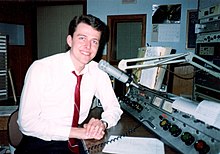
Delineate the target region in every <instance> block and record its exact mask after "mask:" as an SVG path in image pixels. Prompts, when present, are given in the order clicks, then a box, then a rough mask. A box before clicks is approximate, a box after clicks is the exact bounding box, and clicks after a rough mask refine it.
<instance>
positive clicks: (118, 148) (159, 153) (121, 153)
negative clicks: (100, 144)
mask: <svg viewBox="0 0 220 154" xmlns="http://www.w3.org/2000/svg"><path fill="white" fill-rule="evenodd" d="M117 137H118V136H113V135H112V136H110V138H109V141H111V140H112V139H114V138H117ZM103 152H106V153H114V154H135V153H141V154H164V153H165V152H164V144H163V142H161V141H160V140H158V139H156V138H146V137H122V138H120V139H118V140H115V141H112V142H111V143H108V144H107V145H105V147H104V149H103Z"/></svg>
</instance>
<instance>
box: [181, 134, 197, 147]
mask: <svg viewBox="0 0 220 154" xmlns="http://www.w3.org/2000/svg"><path fill="white" fill-rule="evenodd" d="M181 140H182V141H183V142H184V143H185V144H186V145H191V144H192V143H193V142H194V141H195V138H194V137H193V135H192V134H190V133H189V132H184V133H183V134H182V135H181Z"/></svg>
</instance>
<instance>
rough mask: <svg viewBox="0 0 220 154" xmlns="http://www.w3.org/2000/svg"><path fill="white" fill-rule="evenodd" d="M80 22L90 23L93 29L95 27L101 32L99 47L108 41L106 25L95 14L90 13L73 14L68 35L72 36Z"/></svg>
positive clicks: (102, 46)
mask: <svg viewBox="0 0 220 154" xmlns="http://www.w3.org/2000/svg"><path fill="white" fill-rule="evenodd" d="M80 23H85V24H87V25H90V26H92V27H93V28H94V29H96V30H97V31H99V32H101V38H100V45H99V48H101V49H102V50H103V49H104V46H105V44H106V43H107V42H108V39H109V29H108V26H107V25H106V24H105V23H104V22H103V21H101V20H100V19H99V18H97V17H95V16H93V15H91V14H89V15H81V16H75V17H74V18H73V19H72V20H71V21H70V24H69V31H68V35H71V36H73V34H74V32H75V31H76V27H77V26H78V24H80ZM99 50H100V49H99Z"/></svg>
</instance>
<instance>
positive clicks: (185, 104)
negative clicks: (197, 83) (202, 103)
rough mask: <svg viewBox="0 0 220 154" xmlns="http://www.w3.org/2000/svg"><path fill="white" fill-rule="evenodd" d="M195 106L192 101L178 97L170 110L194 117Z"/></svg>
mask: <svg viewBox="0 0 220 154" xmlns="http://www.w3.org/2000/svg"><path fill="white" fill-rule="evenodd" d="M197 105H198V104H196V103H195V102H193V101H192V100H189V99H186V98H183V97H179V98H177V99H176V100H175V101H174V102H173V103H172V108H174V109H177V110H179V111H182V112H184V113H188V114H190V115H193V116H194V114H195V112H196V108H197Z"/></svg>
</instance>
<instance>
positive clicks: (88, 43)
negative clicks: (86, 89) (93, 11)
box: [67, 23, 101, 67]
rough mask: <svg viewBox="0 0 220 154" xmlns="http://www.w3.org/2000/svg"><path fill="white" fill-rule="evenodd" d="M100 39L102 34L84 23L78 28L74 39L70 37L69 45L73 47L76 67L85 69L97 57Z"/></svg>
mask: <svg viewBox="0 0 220 154" xmlns="http://www.w3.org/2000/svg"><path fill="white" fill-rule="evenodd" d="M100 37H101V32H99V31H97V30H95V29H94V28H92V27H91V26H89V25H87V24H84V23H80V24H79V25H78V26H77V27H76V31H75V32H74V34H73V37H71V36H70V35H68V37H67V43H68V45H69V46H70V47H71V49H70V51H71V58H72V60H73V63H74V65H75V66H80V67H82V66H83V67H84V65H86V64H87V63H88V62H89V61H91V60H92V59H93V58H94V57H95V55H96V53H97V51H98V48H99V42H100Z"/></svg>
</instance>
